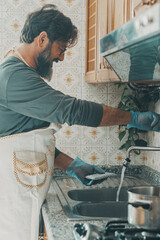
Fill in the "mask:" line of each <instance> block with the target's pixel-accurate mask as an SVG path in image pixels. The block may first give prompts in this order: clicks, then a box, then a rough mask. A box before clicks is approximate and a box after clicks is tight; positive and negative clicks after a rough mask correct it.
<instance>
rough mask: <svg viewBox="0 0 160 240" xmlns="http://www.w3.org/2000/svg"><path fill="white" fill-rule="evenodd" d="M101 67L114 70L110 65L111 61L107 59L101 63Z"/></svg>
mask: <svg viewBox="0 0 160 240" xmlns="http://www.w3.org/2000/svg"><path fill="white" fill-rule="evenodd" d="M100 69H108V70H111V71H113V69H112V67H111V66H110V65H109V63H107V61H105V62H104V61H103V63H100Z"/></svg>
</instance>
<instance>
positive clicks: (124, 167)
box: [116, 166, 126, 202]
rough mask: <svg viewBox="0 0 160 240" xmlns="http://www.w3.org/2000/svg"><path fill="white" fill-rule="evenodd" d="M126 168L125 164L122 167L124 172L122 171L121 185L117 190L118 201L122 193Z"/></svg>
mask: <svg viewBox="0 0 160 240" xmlns="http://www.w3.org/2000/svg"><path fill="white" fill-rule="evenodd" d="M125 170H126V166H123V167H122V172H121V181H120V184H119V187H118V190H117V197H116V202H119V194H120V191H121V187H122V184H123V179H124V173H125Z"/></svg>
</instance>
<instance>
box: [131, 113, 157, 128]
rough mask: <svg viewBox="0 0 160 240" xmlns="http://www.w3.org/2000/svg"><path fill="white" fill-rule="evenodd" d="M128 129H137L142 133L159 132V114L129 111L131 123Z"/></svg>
mask: <svg viewBox="0 0 160 240" xmlns="http://www.w3.org/2000/svg"><path fill="white" fill-rule="evenodd" d="M127 127H128V128H132V127H134V128H138V129H140V130H143V131H156V132H159V131H160V114H158V113H155V112H133V111H131V122H130V123H129V124H128V125H127Z"/></svg>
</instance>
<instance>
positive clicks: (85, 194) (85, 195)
mask: <svg viewBox="0 0 160 240" xmlns="http://www.w3.org/2000/svg"><path fill="white" fill-rule="evenodd" d="M127 189H128V188H127V187H122V188H121V191H120V195H119V201H128V194H127ZM117 190H118V188H117V187H116V188H111V187H109V188H101V189H78V190H77V189H76V190H71V191H69V192H68V196H69V197H70V199H72V200H75V201H85V202H103V201H116V195H117Z"/></svg>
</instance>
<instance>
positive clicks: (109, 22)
mask: <svg viewBox="0 0 160 240" xmlns="http://www.w3.org/2000/svg"><path fill="white" fill-rule="evenodd" d="M97 8H98V24H97V27H98V36H97V38H98V44H97V56H98V61H97V64H98V65H97V81H98V82H101V83H102V82H111V81H112V82H116V81H120V80H119V78H118V77H117V75H116V74H115V72H114V71H113V69H112V68H111V67H110V65H109V64H108V63H107V61H106V60H105V59H104V58H103V57H101V56H100V45H99V43H100V39H101V38H103V37H105V36H106V35H107V34H108V33H109V32H110V31H112V28H113V23H114V21H113V19H114V0H100V1H98V6H97Z"/></svg>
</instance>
